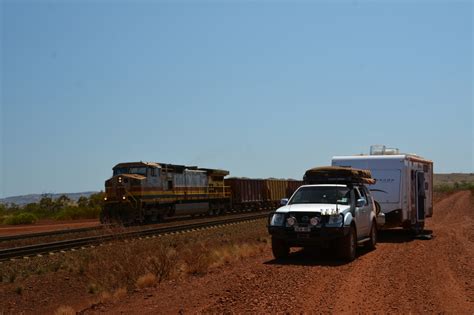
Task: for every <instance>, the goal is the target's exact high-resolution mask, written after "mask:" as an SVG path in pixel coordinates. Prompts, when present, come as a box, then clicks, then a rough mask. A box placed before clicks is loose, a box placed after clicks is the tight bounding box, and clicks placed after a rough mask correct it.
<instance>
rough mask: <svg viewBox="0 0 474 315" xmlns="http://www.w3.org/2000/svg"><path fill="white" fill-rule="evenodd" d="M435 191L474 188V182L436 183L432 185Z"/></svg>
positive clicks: (448, 191) (447, 191)
mask: <svg viewBox="0 0 474 315" xmlns="http://www.w3.org/2000/svg"><path fill="white" fill-rule="evenodd" d="M433 190H434V191H435V192H446V193H450V192H455V191H460V190H474V183H472V182H465V181H463V182H455V183H453V184H447V183H443V184H438V185H435V186H434V189H433Z"/></svg>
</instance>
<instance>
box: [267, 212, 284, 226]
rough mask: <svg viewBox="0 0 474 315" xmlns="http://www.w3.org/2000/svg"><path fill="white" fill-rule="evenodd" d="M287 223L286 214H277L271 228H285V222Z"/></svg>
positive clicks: (271, 222)
mask: <svg viewBox="0 0 474 315" xmlns="http://www.w3.org/2000/svg"><path fill="white" fill-rule="evenodd" d="M284 221H285V214H284V213H275V214H274V215H273V216H272V219H271V220H270V225H271V226H283V222H284Z"/></svg>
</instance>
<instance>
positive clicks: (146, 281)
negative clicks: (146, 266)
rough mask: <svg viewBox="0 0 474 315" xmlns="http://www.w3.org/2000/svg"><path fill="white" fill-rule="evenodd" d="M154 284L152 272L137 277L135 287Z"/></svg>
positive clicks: (145, 286) (154, 277)
mask: <svg viewBox="0 0 474 315" xmlns="http://www.w3.org/2000/svg"><path fill="white" fill-rule="evenodd" d="M155 284H156V276H155V275H154V274H152V273H147V274H145V275H143V276H141V277H139V278H138V279H137V284H136V285H137V288H139V289H143V288H149V287H152V286H154V285H155Z"/></svg>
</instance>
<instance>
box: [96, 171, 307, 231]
mask: <svg viewBox="0 0 474 315" xmlns="http://www.w3.org/2000/svg"><path fill="white" fill-rule="evenodd" d="M228 174H229V172H228V171H225V170H219V169H208V168H198V167H196V166H184V165H175V164H167V163H151V162H130V163H120V164H117V165H116V166H115V167H114V168H113V176H112V177H111V178H110V179H108V180H107V181H106V182H105V198H104V199H105V200H104V206H103V208H102V211H101V214H100V220H101V222H102V223H108V222H117V221H119V222H122V223H125V224H131V223H139V224H141V223H150V222H159V221H161V220H162V219H163V218H164V217H172V216H182V215H191V216H194V215H219V214H222V213H224V212H226V211H229V210H231V209H232V210H234V211H243V210H259V209H262V208H268V207H276V206H278V204H279V201H280V200H281V199H282V198H285V197H289V196H291V194H292V193H293V192H294V191H295V190H296V189H297V188H298V187H299V186H300V185H301V183H302V182H301V181H295V180H280V179H249V178H229V179H224V177H225V176H226V175H228Z"/></svg>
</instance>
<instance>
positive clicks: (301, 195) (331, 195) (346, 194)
mask: <svg viewBox="0 0 474 315" xmlns="http://www.w3.org/2000/svg"><path fill="white" fill-rule="evenodd" d="M350 199H351V198H350V190H349V188H347V187H334V186H327V187H321V186H310V187H302V188H300V189H298V191H297V192H296V193H295V195H294V196H293V198H291V200H290V202H289V203H288V204H298V203H330V204H335V203H338V204H340V205H349V203H350Z"/></svg>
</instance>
